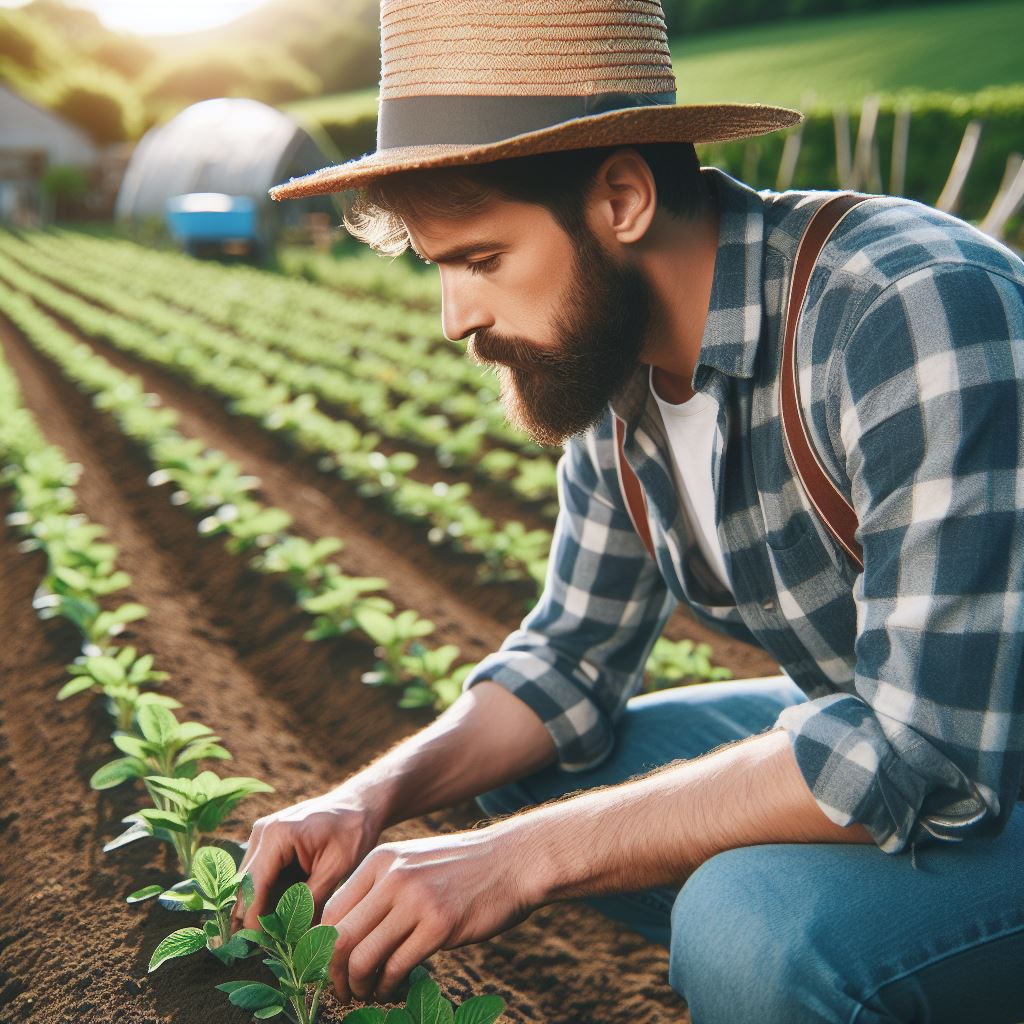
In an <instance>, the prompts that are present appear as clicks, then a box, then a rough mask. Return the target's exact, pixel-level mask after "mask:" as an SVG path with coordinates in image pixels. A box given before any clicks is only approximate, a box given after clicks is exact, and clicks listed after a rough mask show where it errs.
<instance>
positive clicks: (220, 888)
mask: <svg viewBox="0 0 1024 1024" xmlns="http://www.w3.org/2000/svg"><path fill="white" fill-rule="evenodd" d="M188 883H189V885H190V887H191V891H183V889H182V887H176V888H174V889H168V890H167V891H163V886H160V885H151V886H147V887H146V888H145V889H140V890H139V891H138V892H134V893H132V894H131V896H129V897H128V902H129V903H138V902H141V901H142V900H145V899H150V898H151V897H153V896H160V897H161V899H162V900H169V901H172V902H176V903H179V904H180V905H181V907H182V909H183V910H194V911H198V912H200V913H203V914H207V915H209V914H212V915H213V917H212V918H209V919H207V920H206V921H204V922H203V926H202V927H201V928H179V929H178V930H177V931H175V932H172V933H171V934H170V935H168V936H167V938H165V939H164V940H163V941H162V942H161V943H160V944H159V945H158V946H157V947H156V949H155V950H153V955H152V957H151V958H150V961H149V970H150V971H155V970H156V969H157V968H158V967H159V966H160V965H161V964H162V963H164V962H166V961H167V960H171V959H173V958H174V957H179V956H188V955H189V954H190V953H196V952H198V951H199V950H200V949H203V948H205V949H208V950H209V951H210V952H211V953H213V955H214V956H216V957H217V958H218V959H219V960H221V961H222V962H223V963H225V964H232V963H234V962H235V961H236V960H240V959H243V958H244V957H247V956H251V955H252V954H253V952H255V950H252V949H250V947H249V944H248V943H247V942H246V941H245V939H244V938H241V937H240V936H238V935H232V934H231V909H232V907H234V905H235V900H236V899H237V897H238V892H239V889H241V891H242V901H243V902H244V904H245V906H246V909H248V907H249V905H250V903H251V902H252V900H253V897H254V895H255V893H254V890H253V885H252V878H251V876H250V875H249V874H248V873H247V872H242V871H238V870H237V869H236V866H235V862H234V860H233V859H232V857H231V854H230V853H228V852H227V851H226V850H221V849H220V848H219V847H216V846H201V847H200V848H199V849H198V850H196V855H195V857H194V858H193V860H192V877H191V878H190V879H188Z"/></svg>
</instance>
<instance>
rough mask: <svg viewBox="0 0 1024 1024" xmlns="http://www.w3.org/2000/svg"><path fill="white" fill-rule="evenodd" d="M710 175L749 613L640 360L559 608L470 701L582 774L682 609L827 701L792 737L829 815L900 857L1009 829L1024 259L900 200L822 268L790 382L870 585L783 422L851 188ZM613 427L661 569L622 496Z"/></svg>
mask: <svg viewBox="0 0 1024 1024" xmlns="http://www.w3.org/2000/svg"><path fill="white" fill-rule="evenodd" d="M704 173H705V174H706V175H709V176H710V178H711V180H712V182H713V183H714V185H715V186H716V188H717V192H718V196H719V201H720V208H721V226H720V237H719V247H718V254H717V259H716V264H715V270H714V279H713V283H712V292H711V302H710V309H709V313H708V318H707V324H706V328H705V331H704V336H703V340H702V344H701V351H700V358H699V362H698V364H697V368H696V371H695V373H694V378H693V386H694V388H695V389H696V390H699V391H702V392H704V393H705V394H707V395H709V396H711V397H713V398H714V399H715V401H716V402H717V403H718V405H719V414H718V435H717V438H716V443H715V450H714V457H713V465H712V473H713V482H714V489H715V496H716V503H717V510H716V517H717V524H718V535H719V539H720V541H721V544H722V547H723V549H724V553H725V559H726V567H727V569H728V572H729V578H730V580H731V582H732V589H733V595H730V594H729V593H728V592H724V591H722V589H721V587H720V585H719V584H717V583H716V581H715V577H714V575H713V574H712V573H711V571H710V569H709V567H708V565H707V563H706V561H705V560H704V557H703V555H702V554H701V552H700V549H699V548H698V547H697V545H696V543H695V542H694V541H693V540H692V539H691V538H690V537H689V535H688V531H687V525H686V523H685V521H684V520H683V517H682V515H681V513H680V509H679V502H678V501H677V495H676V492H675V488H674V483H673V476H672V471H671V452H670V449H669V445H668V441H667V439H666V437H665V432H664V428H663V426H662V420H661V416H660V413H659V411H658V408H657V405H656V404H655V400H654V398H653V396H652V395H651V393H650V388H649V386H648V380H647V367H646V366H644V367H641V368H640V371H641V372H639V373H638V374H637V376H636V377H635V378H634V379H633V380H632V381H631V382H630V385H629V386H628V387H627V389H626V390H625V391H624V393H623V394H622V395H621V396H620V397H619V398H618V399H616V401H615V402H613V403H612V409H610V410H609V413H608V414H607V415H606V416H605V418H604V420H603V421H602V422H601V423H600V424H599V425H598V426H597V427H596V428H594V429H593V430H591V431H589V432H588V433H586V434H585V435H583V436H580V437H576V438H573V439H571V440H570V441H569V442H568V443H567V444H566V446H565V452H564V454H563V456H562V458H561V459H560V461H559V468H558V482H559V498H560V512H559V516H558V520H557V524H556V528H555V535H554V539H553V543H552V550H551V561H550V565H549V568H548V575H547V580H546V583H545V588H544V592H543V594H542V596H541V599H540V601H539V603H538V604H537V605H536V606H535V608H534V609H533V610H532V611H531V612H530V614H529V615H527V616H526V618H525V619H524V620H523V622H522V624H521V626H520V628H519V629H517V630H515V631H514V632H513V633H512V634H510V635H509V637H508V638H507V639H506V640H505V642H504V643H503V644H502V646H501V648H500V649H499V650H498V651H497V652H495V653H493V654H491V655H490V656H488V657H487V658H485V659H484V660H483V661H482V662H480V664H479V665H478V666H476V668H475V669H474V670H473V672H472V673H471V674H470V676H469V677H468V678H467V680H466V683H465V687H466V688H467V689H468V688H469V687H471V686H473V685H474V684H476V683H478V682H480V681H481V680H484V679H492V680H494V681H496V682H498V683H500V684H501V685H503V686H505V687H507V688H508V689H509V690H510V691H511V692H513V693H515V694H516V695H517V696H518V697H520V698H521V699H522V700H523V701H525V702H526V703H527V704H528V705H529V706H530V707H531V708H532V709H533V710H534V711H536V713H537V714H538V715H539V716H540V717H541V719H542V720H543V722H544V724H545V726H546V727H547V728H548V730H549V731H550V733H551V735H552V737H553V739H554V741H555V743H556V745H557V749H558V755H559V761H560V764H561V765H562V767H563V768H566V769H568V770H582V769H584V768H589V767H591V766H593V765H595V764H596V763H598V762H600V761H601V760H602V759H603V758H604V757H605V756H606V755H607V754H608V753H609V751H610V749H611V746H612V743H613V742H614V723H615V721H616V719H617V718H618V716H619V714H620V713H621V712H622V709H623V706H624V704H625V702H626V701H627V700H628V698H629V697H630V696H632V695H633V694H634V693H636V692H637V690H638V688H639V686H640V682H641V678H642V669H643V665H644V663H645V661H646V659H647V655H648V654H649V652H650V650H651V647H652V646H653V644H654V641H655V639H656V638H657V637H658V636H659V634H660V633H661V630H662V629H663V627H664V625H665V622H666V620H667V619H668V616H669V615H670V613H671V612H672V610H673V608H674V607H675V605H676V604H677V603H678V602H680V601H685V602H686V603H687V604H688V605H689V606H690V608H691V609H692V610H693V611H694V613H695V614H696V615H697V616H698V618H699V619H701V620H702V621H704V622H706V623H707V624H708V625H710V626H712V627H713V628H717V629H718V630H720V631H722V632H724V633H727V634H728V635H730V636H734V637H739V638H741V639H743V640H746V641H748V642H750V643H755V644H758V645H760V646H761V647H763V648H764V649H765V650H766V651H768V652H769V653H770V654H771V655H772V656H773V657H774V658H775V659H776V660H777V661H778V662H779V664H780V665H781V666H782V667H783V669H784V670H785V671H786V672H787V673H788V674H789V675H790V676H791V677H792V678H793V679H794V680H795V681H796V683H797V684H798V685H799V686H800V687H801V689H802V690H803V691H804V692H805V693H806V694H807V696H808V701H807V702H806V703H804V704H801V705H798V706H795V707H792V708H788V709H786V710H785V711H784V712H783V713H782V714H781V716H780V717H779V719H778V722H777V726H778V727H782V728H784V729H785V730H786V731H787V733H788V734H789V736H790V738H791V741H792V744H793V750H794V753H795V756H796V759H797V762H798V764H799V766H800V769H801V772H802V773H803V776H804V779H805V780H806V782H807V785H808V786H809V788H810V790H811V792H812V793H813V795H814V797H815V799H816V801H817V802H818V804H819V806H820V807H821V808H822V810H823V811H824V813H825V814H826V815H828V817H829V818H830V819H831V820H832V821H834V822H836V823H837V824H839V825H848V824H851V823H854V822H858V823H860V824H862V825H863V826H864V827H865V828H866V829H867V830H868V831H869V833H870V834H871V836H872V837H873V838H874V840H875V842H876V843H877V845H878V846H879V847H880V848H881V849H882V850H884V851H886V852H889V853H896V852H899V851H901V850H903V849H904V848H905V847H906V846H907V844H908V843H910V842H917V841H922V840H923V841H931V839H932V838H933V837H934V838H937V839H961V838H965V837H967V836H974V835H984V834H995V833H997V832H999V831H1000V830H1001V829H1002V828H1003V826H1004V824H1005V823H1006V820H1007V818H1008V816H1009V814H1010V812H1011V810H1012V808H1013V805H1014V802H1015V800H1016V797H1017V794H1018V787H1019V785H1020V780H1021V771H1022V765H1024V263H1022V262H1021V260H1020V259H1018V258H1017V257H1016V256H1015V255H1014V254H1013V253H1012V252H1011V251H1010V250H1009V249H1007V248H1006V247H1004V246H1002V245H1000V244H998V243H996V242H994V241H993V240H992V239H990V238H988V237H987V236H985V235H983V234H981V233H980V232H978V231H977V230H975V229H974V228H972V227H970V226H969V225H967V224H965V223H964V222H962V221H960V220H958V219H956V218H954V217H950V216H947V215H945V214H941V213H938V212H937V211H935V210H932V209H930V208H928V207H926V206H923V205H921V204H919V203H915V202H912V201H910V200H905V199H898V198H894V197H878V198H876V199H872V200H871V201H870V202H867V203H863V204H861V205H860V206H858V207H857V208H856V209H854V210H853V212H851V213H850V214H849V215H848V216H847V217H846V219H845V220H844V221H843V223H842V224H841V226H840V227H839V229H838V230H837V232H836V234H835V235H834V236H833V237H832V239H831V240H830V242H829V243H828V245H827V246H826V247H825V249H824V251H823V252H822V254H821V256H820V257H819V260H818V263H817V265H816V268H815V271H814V273H813V275H812V277H811V281H810V284H809V287H808V293H807V299H806V303H805V307H804V315H803V318H802V320H801V324H800V330H799V334H798V337H797V363H798V367H799V372H800V387H801V395H802V400H803V401H804V408H805V413H806V415H807V418H808V425H809V429H810V431H811V434H812V441H813V443H814V445H815V447H816V449H817V451H818V453H819V455H820V456H821V458H822V459H823V462H824V465H825V467H826V469H827V471H828V472H829V474H830V475H831V477H832V478H833V480H834V481H835V482H836V484H837V486H839V487H840V489H841V490H842V491H843V492H844V493H845V494H846V496H847V498H848V499H849V500H850V501H851V503H852V505H853V507H854V509H855V510H856V512H857V516H858V519H859V522H860V527H859V530H858V533H857V539H858V541H859V542H860V544H861V545H862V546H863V550H864V570H863V572H858V571H857V570H856V569H854V568H853V567H852V566H851V565H850V564H849V562H848V561H847V560H846V558H845V556H844V555H843V554H842V551H841V549H840V548H839V546H838V545H837V544H836V542H835V541H834V540H833V539H832V537H831V536H830V535H829V534H828V533H827V531H826V530H825V528H824V527H823V526H822V525H821V523H820V521H819V520H818V518H817V516H816V515H815V514H814V513H813V511H812V510H811V507H810V505H809V503H808V501H807V498H806V496H805V495H804V493H803V491H802V489H801V488H800V486H799V484H798V483H797V480H796V478H795V476H794V473H793V471H792V469H791V467H790V464H789V462H788V460H787V456H786V453H785V449H784V445H783V438H782V427H781V422H780V418H779V368H780V364H781V354H782V348H781V341H782V339H781V336H780V328H781V323H780V321H781V316H782V313H783V310H784V300H785V294H786V290H787V289H788V286H789V278H790V272H791V269H792V263H793V259H794V256H795V253H796V247H797V243H798V241H799V239H800V236H801V233H802V231H803V228H804V226H805V224H806V223H807V220H808V218H809V217H810V215H811V213H812V212H813V210H814V208H815V207H816V205H817V204H818V203H819V202H820V201H822V200H823V199H825V198H827V197H828V195H830V194H831V193H823V192H784V193H777V192H771V191H767V190H766V191H763V192H755V191H754V190H752V189H750V188H748V187H747V186H746V185H744V184H742V183H741V182H738V181H736V180H735V179H733V178H731V177H730V176H729V175H727V174H725V173H724V172H723V171H720V170H718V169H716V168H707V169H705V171H704ZM612 410H614V412H616V413H617V414H618V415H619V416H621V417H622V418H623V420H624V421H625V423H626V432H625V453H626V457H627V459H628V460H629V462H630V464H631V465H632V466H633V467H634V469H635V471H636V474H637V476H638V478H639V480H640V483H641V486H642V487H643V489H644V492H645V494H646V497H647V502H648V509H649V519H650V527H651V533H652V536H653V539H654V544H655V552H656V559H657V564H656V565H655V563H654V562H653V561H652V560H651V559H650V557H649V556H648V555H647V553H646V551H645V550H644V547H643V545H642V543H641V541H640V539H639V537H638V536H637V535H636V533H635V531H634V529H633V527H632V524H631V523H630V520H629V516H628V513H627V511H626V509H625V506H624V504H623V501H622V498H621V494H620V490H619V484H618V481H617V477H616V469H615V442H614V437H613V431H612V416H611V411H612ZM733 597H734V598H735V600H734V599H733Z"/></svg>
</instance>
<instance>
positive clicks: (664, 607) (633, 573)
mask: <svg viewBox="0 0 1024 1024" xmlns="http://www.w3.org/2000/svg"><path fill="white" fill-rule="evenodd" d="M611 459H614V442H613V441H612V434H611V419H610V416H609V417H607V418H606V419H605V421H604V422H603V423H602V424H600V425H599V427H597V428H595V429H594V430H592V431H590V432H588V433H587V434H586V435H583V436H580V437H574V438H571V439H570V440H569V441H568V442H567V444H566V447H565V451H564V453H563V455H562V457H561V458H560V459H559V463H558V497H559V514H558V519H557V521H556V524H555V531H554V536H553V538H552V544H551V557H550V560H549V562H548V570H547V577H546V579H545V583H544V590H543V593H542V595H541V597H540V600H539V601H538V603H537V605H536V606H535V607H534V608H533V610H532V611H531V612H530V613H529V614H528V615H527V616H526V618H524V619H523V621H522V624H521V625H520V627H519V628H518V629H517V630H515V631H514V632H512V633H511V634H510V635H509V636H508V637H507V638H506V640H505V642H504V643H503V644H502V645H501V647H500V648H499V650H498V651H496V652H495V653H494V654H491V655H490V656H488V657H487V658H485V659H484V660H483V661H481V662H480V663H479V664H478V665H477V666H476V667H475V668H474V669H473V671H472V672H471V673H470V675H469V676H468V677H467V678H466V681H465V683H464V684H463V689H464V690H468V689H469V688H470V687H471V686H474V685H475V684H476V683H479V682H481V681H483V680H485V679H489V680H493V681H494V682H496V683H499V684H500V685H502V686H504V687H505V688H506V689H508V690H509V691H510V692H512V693H514V694H515V695H516V696H517V697H519V698H520V699H521V700H523V701H524V702H525V703H526V704H527V705H528V706H529V707H530V708H532V709H533V710H534V711H535V712H536V713H537V715H538V716H539V717H540V719H541V721H543V723H544V725H545V726H546V728H547V729H548V731H549V732H550V734H551V737H552V739H553V740H554V742H555V746H556V748H557V753H558V761H559V764H560V766H561V767H562V768H564V769H566V770H568V771H582V770H584V769H586V768H590V767H593V766H594V765H596V764H597V763H599V762H600V761H601V760H603V759H604V758H605V757H606V756H607V755H608V753H609V752H610V751H611V749H612V745H613V742H614V723H615V721H616V719H617V718H618V717H619V715H620V714H621V712H622V710H623V708H624V706H625V703H626V701H627V700H628V699H629V697H631V696H632V695H633V694H635V693H636V692H637V690H638V689H639V686H640V683H641V680H642V676H643V668H644V665H645V663H646V661H647V657H648V655H649V654H650V651H651V648H652V646H653V645H654V642H655V640H656V639H657V638H658V636H659V635H660V633H661V631H662V629H663V628H664V626H665V623H666V621H667V619H668V617H669V615H670V614H671V612H672V609H673V608H674V607H675V605H676V599H675V598H674V597H673V596H672V595H671V594H670V592H669V591H668V588H667V587H666V585H665V582H664V580H663V579H662V577H661V574H660V573H659V571H658V569H657V567H656V566H655V564H654V561H653V560H652V559H651V558H650V557H649V555H648V554H647V552H646V550H645V548H644V546H643V544H642V542H641V541H640V538H639V537H638V535H637V533H636V531H635V530H634V528H633V525H632V522H631V521H630V519H629V516H628V513H627V512H626V509H625V506H624V504H623V502H622V498H621V496H620V494H619V491H618V487H617V485H614V483H613V482H614V480H615V477H614V469H610V466H613V465H614V463H611V462H610V460H611Z"/></svg>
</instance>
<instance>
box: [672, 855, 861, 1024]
mask: <svg viewBox="0 0 1024 1024" xmlns="http://www.w3.org/2000/svg"><path fill="white" fill-rule="evenodd" d="M763 850H764V848H763V847H761V848H759V847H747V848H743V849H736V850H728V851H726V852H725V853H721V854H718V855H717V856H715V857H712V858H711V860H709V861H706V862H705V863H704V864H703V865H702V866H701V867H700V868H698V870H697V871H696V872H694V874H693V875H691V877H690V878H689V880H688V881H687V882H686V884H685V885H684V886H683V888H682V889H681V890H680V893H679V896H678V897H677V898H676V901H675V904H674V905H673V907H672V939H671V946H670V953H669V984H670V985H671V986H672V988H673V989H675V991H676V992H677V993H678V994H679V995H680V996H682V997H683V999H685V1000H686V1002H687V1004H688V1005H689V1007H690V1013H691V1015H692V1019H693V1022H694V1024H754V1022H756V1024H809V1022H822V1024H824V1022H828V1021H838V1020H848V1019H849V1017H850V1014H851V1013H852V1012H854V1011H855V1010H856V1008H857V1006H858V1003H857V1001H856V1000H855V999H853V998H852V997H851V995H850V993H848V992H846V991H844V987H845V982H844V979H843V977H842V975H841V965H840V966H839V967H838V968H837V966H836V965H834V964H832V963H830V960H829V957H828V955H827V949H828V947H829V945H830V944H829V942H828V939H827V936H823V935H821V934H820V933H819V926H820V922H819V920H817V919H816V915H815V914H814V913H813V903H803V904H800V903H797V904H796V905H793V904H790V903H788V902H786V901H785V900H779V899H774V898H772V897H773V895H774V890H773V886H772V884H771V878H770V877H768V876H769V875H770V872H771V869H772V866H773V865H772V864H771V862H770V860H766V859H765V858H764V857H763V856H761V853H762V851H763ZM823 888H827V886H826V887H823ZM828 898H829V899H834V898H835V894H834V893H833V894H831V895H830V896H829V897H828Z"/></svg>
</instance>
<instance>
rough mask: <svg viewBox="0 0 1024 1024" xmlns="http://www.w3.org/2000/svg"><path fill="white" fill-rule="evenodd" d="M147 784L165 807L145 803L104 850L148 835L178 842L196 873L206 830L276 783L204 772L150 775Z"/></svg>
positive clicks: (186, 867)
mask: <svg viewBox="0 0 1024 1024" xmlns="http://www.w3.org/2000/svg"><path fill="white" fill-rule="evenodd" d="M145 781H146V786H147V788H148V789H149V790H150V792H154V791H155V793H154V795H155V796H159V797H161V801H160V802H161V803H162V804H163V805H164V806H162V807H159V806H158V807H145V808H143V809H142V810H141V811H136V812H135V813H134V814H130V815H128V817H127V818H125V819H124V821H125V822H126V823H129V825H130V827H129V828H128V829H127V830H126V831H125V832H122V833H121V835H119V836H118V837H117V838H116V839H112V840H111V841H110V842H109V843H107V844H106V845H105V846H104V847H103V850H104V852H108V851H110V850H115V849H117V848H118V847H120V846H124V845H126V844H127V843H131V842H134V841H135V840H137V839H143V838H145V837H146V836H152V837H154V838H156V839H163V840H166V841H168V842H170V843H172V844H173V845H174V848H175V850H177V852H178V859H179V861H180V862H181V870H182V874H183V875H184V876H185V877H189V876H191V874H192V860H193V858H194V857H195V852H196V850H197V849H198V848H199V837H200V834H201V833H203V832H212V831H214V830H215V829H216V828H218V827H219V825H220V823H221V822H222V821H223V820H224V819H225V818H226V817H227V816H228V814H229V813H230V812H231V811H232V810H234V808H235V807H236V806H237V805H238V804H239V803H241V801H242V800H244V799H245V798H246V797H247V796H251V795H252V794H253V793H273V791H274V787H273V786H268V785H267V784H266V783H265V782H261V781H260V780H259V779H251V778H245V777H239V778H230V779H221V778H218V777H217V776H216V775H215V774H214V773H213V772H200V773H199V774H198V775H197V776H196V777H195V778H194V779H175V778H169V777H166V776H161V775H149V776H146V780H145Z"/></svg>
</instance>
